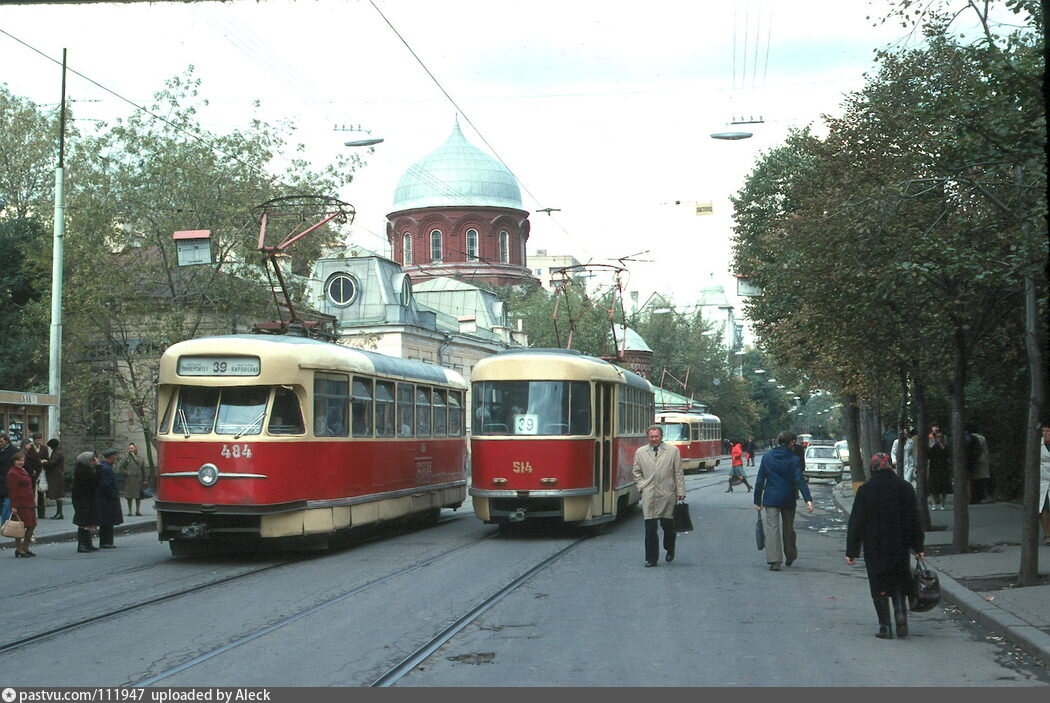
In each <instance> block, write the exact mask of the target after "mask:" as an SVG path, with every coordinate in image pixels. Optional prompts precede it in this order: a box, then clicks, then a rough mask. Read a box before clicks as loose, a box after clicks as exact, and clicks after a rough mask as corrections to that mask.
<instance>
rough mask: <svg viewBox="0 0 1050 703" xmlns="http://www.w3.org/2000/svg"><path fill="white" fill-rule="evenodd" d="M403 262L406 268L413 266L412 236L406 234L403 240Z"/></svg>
mask: <svg viewBox="0 0 1050 703" xmlns="http://www.w3.org/2000/svg"><path fill="white" fill-rule="evenodd" d="M401 241H402V244H401V261H402V263H403V264H404V265H405V266H411V265H412V235H411V234H406V235H405V236H404V237H403V238H402V240H401Z"/></svg>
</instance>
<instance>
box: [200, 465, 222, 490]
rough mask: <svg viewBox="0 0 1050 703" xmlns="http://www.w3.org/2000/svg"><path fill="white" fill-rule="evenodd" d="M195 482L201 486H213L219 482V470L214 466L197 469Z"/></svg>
mask: <svg viewBox="0 0 1050 703" xmlns="http://www.w3.org/2000/svg"><path fill="white" fill-rule="evenodd" d="M197 480H198V481H200V482H201V485H202V486H214V485H215V484H216V483H217V482H218V480H219V468H218V467H217V466H215V464H205V465H203V466H202V467H200V468H199V469H197Z"/></svg>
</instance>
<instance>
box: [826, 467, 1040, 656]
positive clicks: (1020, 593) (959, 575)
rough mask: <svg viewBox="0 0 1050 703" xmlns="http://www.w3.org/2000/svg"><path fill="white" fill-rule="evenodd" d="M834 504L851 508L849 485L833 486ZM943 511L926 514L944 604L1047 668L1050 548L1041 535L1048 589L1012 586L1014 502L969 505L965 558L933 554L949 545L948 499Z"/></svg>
mask: <svg viewBox="0 0 1050 703" xmlns="http://www.w3.org/2000/svg"><path fill="white" fill-rule="evenodd" d="M834 495H835V502H836V503H838V505H839V506H840V507H841V508H842V509H843V510H845V511H846V512H847V513H848V512H849V511H850V509H851V508H852V507H853V486H852V484H851V483H850V482H849V481H843V482H841V483H839V484H838V485H837V486H835V489H834ZM947 508H948V509H947V510H943V511H934V512H931V513H930V520H931V522H932V524H933V526H934V527H935V528H936V527H940V528H941V529H940V530H931V531H930V532H927V533H926V547H927V556H926V562H927V563H928V564H929V565H930V566H931V567H933V568H934V569H936V570H937V573H938V575H939V577H940V581H941V595H942V596H943V598H944V600H947V601H949V602H951V603H954V604H955V605H957V606H959V607H960V608H962V609H963V610H964V611H965V612H966V613H967V614H969V615H970V617H972V618H973V619H974V620H976V621H977V622H979V623H980V624H981V625H984V626H985V627H987V628H989V629H991V630H994V631H996V632H998V633H1000V634H1002V635H1004V636H1005V637H1006V639H1008V640H1009V641H1010V642H1012V643H1013V644H1016V645H1017V646H1019V647H1020V648H1022V649H1023V650H1025V651H1026V652H1028V653H1030V654H1032V655H1034V656H1036V657H1039V658H1040V659H1041V660H1042V662H1043V664H1044V665H1045V666H1047V667H1050V581H1047V579H1046V577H1047V575H1048V574H1050V547H1048V546H1045V545H1043V543H1042V533H1041V532H1040V535H1039V537H1040V547H1039V576H1040V577H1041V579H1042V580H1043V581H1044V582H1046V585H1040V586H1026V587H1024V588H1015V587H1013V584H1016V583H1017V573H1018V571H1019V570H1020V568H1021V545H1020V542H1021V516H1022V508H1021V505H1020V504H1018V503H1011V502H996V503H983V504H979V505H971V506H969V508H970V511H969V512H970V547H971V548H972V549H974V550H976V551H974V552H971V553H969V554H943V555H941V556H931V552H932V553H933V554H936V553H937V552H938V551H939V550H938V549H937V547H939V546H942V545H947V547H949V548H950V546H951V543H952V524H953V519H954V515H953V513H952V505H951V496H949V497H948V506H947Z"/></svg>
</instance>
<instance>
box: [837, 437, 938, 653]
mask: <svg viewBox="0 0 1050 703" xmlns="http://www.w3.org/2000/svg"><path fill="white" fill-rule="evenodd" d="M923 537H924V535H923V531H922V526H921V525H920V524H919V508H918V506H917V505H916V503H915V489H914V488H912V486H911V484H910V483H908V482H907V481H905V480H904V479H901V478H898V477H897V474H896V473H894V471H893V465H892V464H891V463H890V457H889V455H888V454H883V453H879V454H876V455H875V456H873V457H872V458H871V480H869V481H867V482H866V483H865V484H864V485H863V486H861V487H860V489H858V491H857V496H856V498H854V500H853V510H852V512H850V516H849V531H848V532H847V534H846V563H847V564H849V565H850V566H852V565H853V563H854V560H855V559H856V558H857V557H859V556H860V552H861V547H863V549H864V566H865V567H866V568H867V570H868V586H869V587H870V588H871V599H872V601H873V602H874V604H875V612H876V613H877V614H878V616H879V632H878V634H877V635H876V637H881V638H883V639H889V638H890V637H891V634H890V601H892V602H893V610H894V616H895V617H894V620H895V624H896V626H897V637H904V636H905V635H907V634H908V604H907V602H906V596H907V594H908V593H909V592H910V591H911V563H910V558H909V550H911V551H913V552H915V553H916V554H920V555H922V554H923V551H922V550H923Z"/></svg>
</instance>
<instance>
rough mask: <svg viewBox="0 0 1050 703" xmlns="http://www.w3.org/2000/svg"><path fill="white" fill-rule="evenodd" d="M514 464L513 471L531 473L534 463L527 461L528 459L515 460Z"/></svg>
mask: <svg viewBox="0 0 1050 703" xmlns="http://www.w3.org/2000/svg"><path fill="white" fill-rule="evenodd" d="M512 466H513V467H514V468H512V469H511V471H513V472H514V473H516V474H531V473H532V464H531V463H529V462H527V461H515V462H514V463H513V464H512Z"/></svg>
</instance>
